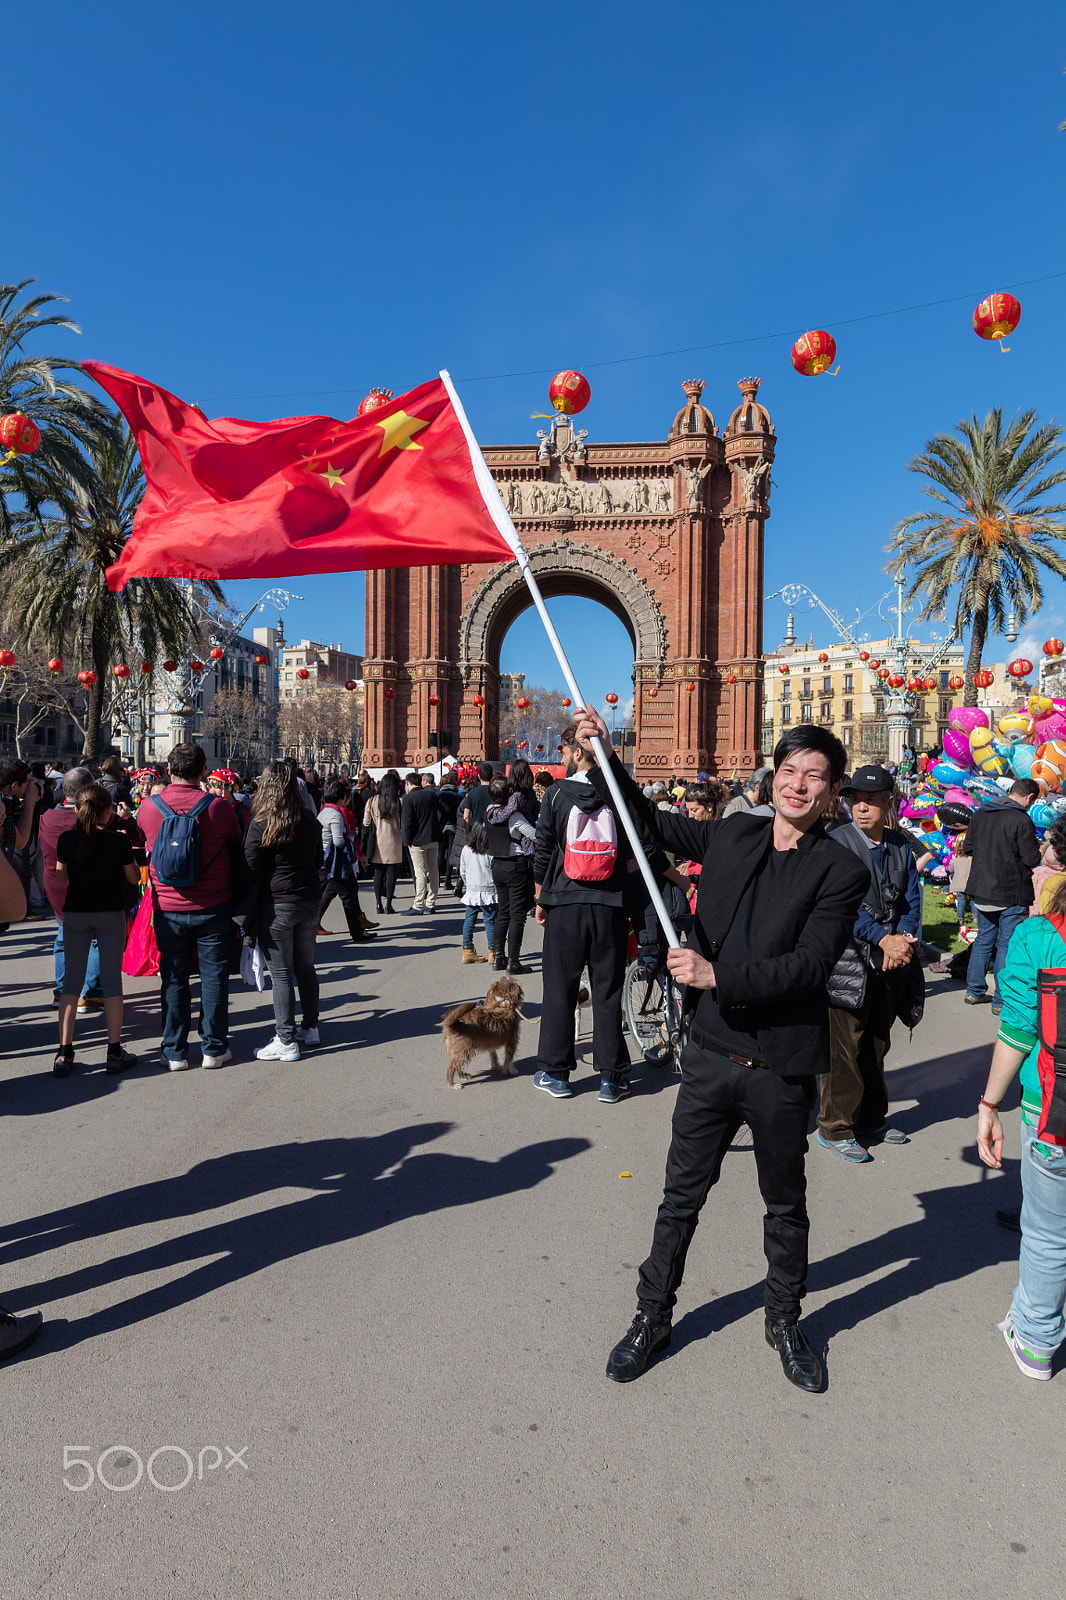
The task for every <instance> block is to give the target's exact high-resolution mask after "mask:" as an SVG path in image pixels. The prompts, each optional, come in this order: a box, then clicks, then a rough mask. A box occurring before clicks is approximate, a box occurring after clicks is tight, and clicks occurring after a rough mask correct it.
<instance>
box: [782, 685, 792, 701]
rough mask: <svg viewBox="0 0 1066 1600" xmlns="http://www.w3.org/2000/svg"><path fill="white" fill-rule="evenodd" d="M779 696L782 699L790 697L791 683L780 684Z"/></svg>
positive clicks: (789, 698)
mask: <svg viewBox="0 0 1066 1600" xmlns="http://www.w3.org/2000/svg"><path fill="white" fill-rule="evenodd" d="M781 698H782V700H791V699H792V685H791V684H790V683H783V684H782V685H781Z"/></svg>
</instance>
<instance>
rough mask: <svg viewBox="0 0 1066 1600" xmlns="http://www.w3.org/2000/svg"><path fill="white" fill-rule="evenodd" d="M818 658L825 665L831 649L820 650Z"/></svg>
mask: <svg viewBox="0 0 1066 1600" xmlns="http://www.w3.org/2000/svg"><path fill="white" fill-rule="evenodd" d="M818 660H819V661H820V662H821V663H822V665H823V666H825V663H826V662H827V661H828V660H829V651H828V650H819V652H818Z"/></svg>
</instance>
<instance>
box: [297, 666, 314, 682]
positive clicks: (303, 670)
mask: <svg viewBox="0 0 1066 1600" xmlns="http://www.w3.org/2000/svg"><path fill="white" fill-rule="evenodd" d="M296 676H297V677H298V678H300V679H301V680H302V681H303V682H304V683H306V682H307V680H308V678H309V677H310V676H311V674H310V673H309V672H308V670H307V668H306V667H301V668H300V669H299V671H298V672H297V674H296Z"/></svg>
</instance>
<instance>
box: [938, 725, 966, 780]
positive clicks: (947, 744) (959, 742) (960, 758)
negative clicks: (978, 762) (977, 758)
mask: <svg viewBox="0 0 1066 1600" xmlns="http://www.w3.org/2000/svg"><path fill="white" fill-rule="evenodd" d="M944 754H945V756H946V757H947V759H948V760H949V761H954V762H955V764H956V766H959V767H965V768H966V769H967V771H968V770H969V769H970V767H971V766H972V765H973V758H972V755H971V753H970V736H969V734H967V733H966V732H964V730H963V729H962V728H949V729H948V731H947V733H945V735H944Z"/></svg>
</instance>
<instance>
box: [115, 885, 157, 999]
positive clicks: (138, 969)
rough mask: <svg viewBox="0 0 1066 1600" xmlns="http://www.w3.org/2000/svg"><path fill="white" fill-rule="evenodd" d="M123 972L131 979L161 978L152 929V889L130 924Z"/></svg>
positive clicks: (145, 896) (123, 958)
mask: <svg viewBox="0 0 1066 1600" xmlns="http://www.w3.org/2000/svg"><path fill="white" fill-rule="evenodd" d="M122 970H123V972H124V973H125V974H126V976H127V977H130V978H157V977H158V976H159V946H158V945H157V944H156V942H155V929H154V928H153V927H152V891H151V889H147V890H146V891H145V893H144V895H143V896H142V897H141V903H140V905H139V906H138V907H137V915H136V916H135V917H134V919H133V921H132V923H131V924H130V931H129V937H128V938H127V940H126V953H125V955H124V956H123V957H122Z"/></svg>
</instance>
